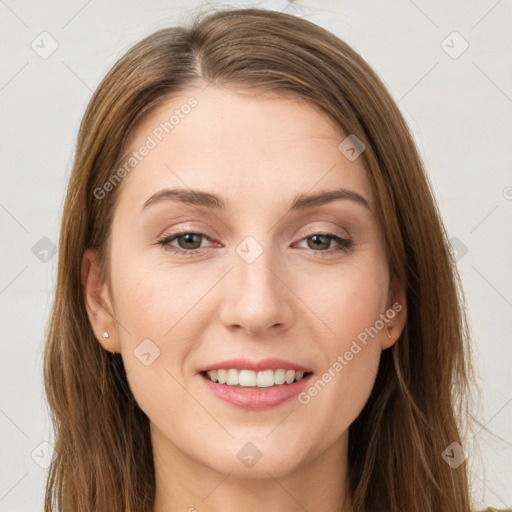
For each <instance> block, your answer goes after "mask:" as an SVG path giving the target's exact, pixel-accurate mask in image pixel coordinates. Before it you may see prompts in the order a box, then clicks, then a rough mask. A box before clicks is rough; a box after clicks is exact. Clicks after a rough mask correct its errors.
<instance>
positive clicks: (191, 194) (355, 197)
mask: <svg viewBox="0 0 512 512" xmlns="http://www.w3.org/2000/svg"><path fill="white" fill-rule="evenodd" d="M337 200H349V201H354V202H355V203H357V204H359V205H361V206H363V207H365V208H366V209H367V210H369V211H370V212H371V208H370V205H369V203H368V201H367V200H366V199H365V198H364V197H363V196H362V195H361V194H358V193H357V192H354V191H353V190H349V189H346V188H341V189H336V190H329V191H325V192H317V193H315V194H309V195H308V194H298V195H297V196H296V197H295V198H294V200H293V202H292V204H291V206H290V209H289V211H290V212H291V211H298V210H307V209H310V208H315V207H318V206H322V205H324V204H327V203H331V202H333V201H337ZM168 201H177V202H180V203H185V204H191V205H194V206H202V207H205V208H209V209H212V210H223V209H226V203H225V202H224V201H223V200H222V199H221V198H220V197H219V196H216V195H215V194H210V193H208V192H203V191H201V190H193V189H184V188H181V189H180V188H174V189H169V188H168V189H163V190H160V191H158V192H156V193H155V194H153V195H152V196H151V197H150V198H149V199H148V200H147V201H146V202H145V203H144V205H143V206H142V208H141V212H142V211H144V210H145V209H146V208H148V207H149V206H151V205H154V204H157V203H162V202H168Z"/></svg>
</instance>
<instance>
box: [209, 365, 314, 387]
mask: <svg viewBox="0 0 512 512" xmlns="http://www.w3.org/2000/svg"><path fill="white" fill-rule="evenodd" d="M309 373H311V372H303V371H296V370H285V369H277V370H270V369H269V370H262V371H258V372H257V371H254V370H245V369H244V370H238V369H236V368H229V369H217V370H210V371H207V372H204V373H203V376H205V377H207V378H209V379H210V380H211V381H212V382H218V383H219V384H226V385H228V386H238V387H244V388H246V387H250V388H254V387H255V388H268V387H272V386H280V385H283V384H293V383H294V382H300V381H301V380H302V379H303V378H304V376H305V375H308V374H309Z"/></svg>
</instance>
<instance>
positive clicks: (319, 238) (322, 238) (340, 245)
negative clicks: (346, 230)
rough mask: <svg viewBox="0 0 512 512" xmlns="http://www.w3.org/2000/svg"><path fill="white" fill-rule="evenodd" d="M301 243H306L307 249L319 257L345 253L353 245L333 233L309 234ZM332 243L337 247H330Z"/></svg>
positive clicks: (351, 241) (351, 242)
mask: <svg viewBox="0 0 512 512" xmlns="http://www.w3.org/2000/svg"><path fill="white" fill-rule="evenodd" d="M303 241H306V243H307V248H308V249H311V250H312V251H314V252H316V253H318V254H320V255H321V256H324V255H330V254H332V253H333V252H334V253H335V252H338V251H347V250H348V249H350V248H351V247H352V245H353V243H354V242H353V240H350V239H348V238H343V237H341V236H339V235H337V234H335V233H311V234H309V235H308V236H307V237H305V238H303V239H302V240H301V242H303ZM332 242H334V243H335V244H337V245H335V247H331V243H332ZM324 249H328V250H324Z"/></svg>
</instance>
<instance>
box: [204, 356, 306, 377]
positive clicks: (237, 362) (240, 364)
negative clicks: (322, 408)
mask: <svg viewBox="0 0 512 512" xmlns="http://www.w3.org/2000/svg"><path fill="white" fill-rule="evenodd" d="M223 369H225V370H229V369H235V370H253V371H256V372H257V371H264V370H279V369H284V370H295V371H297V372H304V373H306V372H312V370H311V369H310V368H306V367H305V366H302V365H300V364H297V363H294V362H292V361H286V360H284V359H277V358H274V357H272V358H267V359H261V360H260V361H251V360H250V359H240V358H238V359H229V360H227V361H219V362H218V363H213V364H210V365H208V366H205V367H204V368H201V369H200V370H198V373H205V372H207V371H210V370H223Z"/></svg>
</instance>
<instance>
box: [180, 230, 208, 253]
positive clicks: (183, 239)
mask: <svg viewBox="0 0 512 512" xmlns="http://www.w3.org/2000/svg"><path fill="white" fill-rule="evenodd" d="M201 238H202V235H201V234H199V233H186V234H184V235H178V236H176V237H175V240H177V241H178V246H179V248H180V249H186V250H192V249H199V247H201V242H202V240H201Z"/></svg>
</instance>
